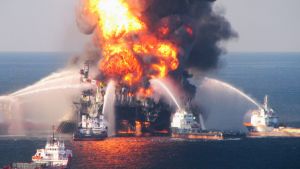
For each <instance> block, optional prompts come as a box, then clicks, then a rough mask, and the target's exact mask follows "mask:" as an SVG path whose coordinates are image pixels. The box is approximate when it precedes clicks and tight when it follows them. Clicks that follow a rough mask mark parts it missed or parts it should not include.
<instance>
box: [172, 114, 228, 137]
mask: <svg viewBox="0 0 300 169" xmlns="http://www.w3.org/2000/svg"><path fill="white" fill-rule="evenodd" d="M200 121H202V122H203V120H200ZM201 126H202V127H201ZM203 126H204V124H199V123H198V122H197V121H196V117H195V116H194V115H193V114H192V113H190V112H188V111H186V110H184V109H178V110H177V111H176V112H175V113H174V114H173V117H172V120H171V131H172V137H175V138H188V139H207V140H222V139H223V133H222V132H219V131H207V130H205V127H203Z"/></svg>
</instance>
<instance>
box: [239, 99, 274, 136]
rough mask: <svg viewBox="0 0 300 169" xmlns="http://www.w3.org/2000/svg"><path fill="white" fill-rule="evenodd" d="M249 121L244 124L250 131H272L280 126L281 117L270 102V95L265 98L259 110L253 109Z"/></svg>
mask: <svg viewBox="0 0 300 169" xmlns="http://www.w3.org/2000/svg"><path fill="white" fill-rule="evenodd" d="M249 113H250V120H249V122H245V123H244V125H245V126H246V127H247V128H248V130H249V131H250V132H270V131H272V130H273V129H274V128H277V127H278V126H279V118H278V116H277V115H276V113H275V112H274V110H273V109H272V108H270V107H269V104H268V96H267V95H266V96H265V98H264V103H263V105H262V106H260V107H259V108H258V109H257V110H252V111H250V112H249Z"/></svg>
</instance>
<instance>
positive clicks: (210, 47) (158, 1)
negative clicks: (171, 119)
mask: <svg viewBox="0 0 300 169" xmlns="http://www.w3.org/2000/svg"><path fill="white" fill-rule="evenodd" d="M143 15H144V16H146V19H145V22H146V23H148V26H149V27H150V30H152V31H154V32H155V31H156V30H157V27H161V26H164V25H165V26H168V27H169V28H170V31H171V32H170V34H169V35H167V36H165V37H164V38H165V39H168V40H170V41H172V42H174V43H176V44H177V45H178V46H180V47H181V49H182V52H181V56H180V67H179V69H178V70H176V71H174V72H171V73H170V75H171V76H172V77H173V79H175V80H179V81H180V82H181V86H182V88H184V89H185V92H186V93H185V94H186V96H187V97H188V99H191V98H193V97H194V94H195V93H196V87H195V86H193V85H191V84H190V83H189V81H188V79H189V78H191V77H192V76H193V75H192V74H189V73H188V71H187V70H190V69H193V70H196V71H207V70H210V69H214V68H217V67H218V60H219V56H220V55H221V54H223V53H225V49H223V48H222V47H221V46H220V45H219V44H220V42H222V41H227V40H230V39H231V38H235V37H237V33H236V32H235V31H233V29H232V27H231V24H230V23H229V22H228V21H227V20H226V18H225V17H224V16H223V15H221V14H218V13H216V12H215V11H214V10H213V0H152V1H151V3H150V5H149V6H148V8H147V9H146V10H145V11H144V13H143ZM187 27H190V28H192V30H193V35H192V36H191V35H189V34H188V33H187V31H186V28H187Z"/></svg>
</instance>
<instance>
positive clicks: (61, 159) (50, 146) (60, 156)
mask: <svg viewBox="0 0 300 169" xmlns="http://www.w3.org/2000/svg"><path fill="white" fill-rule="evenodd" d="M72 156H73V155H72V150H68V149H65V143H64V142H63V141H61V140H60V139H58V138H57V137H55V135H54V130H53V135H52V137H50V138H49V139H48V141H47V143H46V146H45V148H44V149H37V151H36V153H35V155H34V156H32V162H31V163H13V164H12V165H11V166H6V167H4V168H5V169H62V168H68V167H69V164H70V161H71V159H72Z"/></svg>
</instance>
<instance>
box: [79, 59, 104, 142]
mask: <svg viewBox="0 0 300 169" xmlns="http://www.w3.org/2000/svg"><path fill="white" fill-rule="evenodd" d="M88 72H89V67H88V64H87V63H86V64H85V67H84V69H82V70H81V75H82V78H81V82H83V83H86V82H91V80H89V78H88V74H89V73H88ZM95 83H96V84H97V82H95ZM104 94H105V85H104V84H103V83H100V84H97V87H96V91H94V89H87V90H84V91H83V92H82V94H81V98H80V102H79V103H74V104H75V105H77V106H76V107H77V109H76V111H77V113H78V115H77V122H78V124H77V129H76V131H75V133H74V134H73V139H74V140H75V141H81V140H102V139H104V138H106V137H107V131H108V127H107V125H106V124H105V121H104V115H103V113H102V109H103V103H104Z"/></svg>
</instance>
